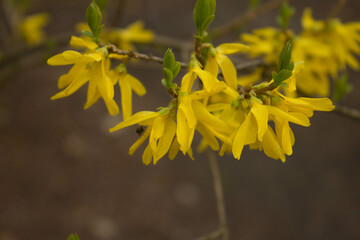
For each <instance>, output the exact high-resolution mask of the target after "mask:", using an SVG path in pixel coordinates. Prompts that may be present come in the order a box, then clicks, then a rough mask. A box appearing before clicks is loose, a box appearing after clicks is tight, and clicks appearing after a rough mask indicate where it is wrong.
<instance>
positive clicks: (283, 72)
mask: <svg viewBox="0 0 360 240" xmlns="http://www.w3.org/2000/svg"><path fill="white" fill-rule="evenodd" d="M291 76H292V71H290V70H287V69H283V70H281V71H280V72H279V73H278V78H279V79H278V80H279V83H280V82H283V81H285V80H287V79H289V78H290V77H291Z"/></svg>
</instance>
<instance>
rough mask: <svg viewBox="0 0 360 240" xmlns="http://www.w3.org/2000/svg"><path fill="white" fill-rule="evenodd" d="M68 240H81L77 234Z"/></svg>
mask: <svg viewBox="0 0 360 240" xmlns="http://www.w3.org/2000/svg"><path fill="white" fill-rule="evenodd" d="M67 240H80V238H79V236H78V235H77V234H76V233H75V234H71V235H70V236H69V237H68V239H67Z"/></svg>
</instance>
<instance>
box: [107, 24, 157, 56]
mask: <svg viewBox="0 0 360 240" xmlns="http://www.w3.org/2000/svg"><path fill="white" fill-rule="evenodd" d="M102 38H104V39H105V40H108V41H110V42H112V43H114V44H116V45H117V46H118V47H119V48H120V49H124V50H133V49H134V46H133V45H132V43H149V42H152V41H153V39H154V33H153V32H152V31H151V30H147V29H145V28H144V22H142V21H136V22H134V23H132V24H130V25H129V26H127V27H126V28H124V29H121V28H116V29H105V31H104V34H103V35H102Z"/></svg>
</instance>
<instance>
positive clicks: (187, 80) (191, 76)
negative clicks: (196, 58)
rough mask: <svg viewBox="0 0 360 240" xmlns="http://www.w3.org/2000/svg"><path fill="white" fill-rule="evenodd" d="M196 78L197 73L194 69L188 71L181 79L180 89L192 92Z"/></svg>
mask: <svg viewBox="0 0 360 240" xmlns="http://www.w3.org/2000/svg"><path fill="white" fill-rule="evenodd" d="M195 79H196V74H195V73H194V72H193V71H190V72H188V73H186V74H185V75H184V77H183V78H182V80H181V89H180V90H181V91H182V92H185V93H190V92H191V89H192V86H193V84H194V80H195Z"/></svg>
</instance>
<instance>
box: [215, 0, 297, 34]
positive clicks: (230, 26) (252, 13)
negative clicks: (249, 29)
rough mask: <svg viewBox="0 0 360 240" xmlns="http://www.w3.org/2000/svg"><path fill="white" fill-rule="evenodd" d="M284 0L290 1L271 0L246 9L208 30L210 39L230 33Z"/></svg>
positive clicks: (274, 7)
mask: <svg viewBox="0 0 360 240" xmlns="http://www.w3.org/2000/svg"><path fill="white" fill-rule="evenodd" d="M285 1H290V0H272V1H270V2H267V3H264V4H262V5H260V6H259V7H257V8H256V9H251V10H249V11H247V12H246V13H245V14H243V15H241V16H240V17H238V18H235V19H233V20H231V21H230V22H227V23H225V24H224V25H222V26H220V27H218V28H215V29H214V30H213V31H212V32H210V34H209V36H210V38H211V39H214V38H218V37H221V36H224V35H226V34H228V33H231V32H232V31H234V30H236V29H238V28H239V27H241V26H242V25H244V24H246V23H248V22H250V21H252V20H254V19H256V18H257V17H259V16H260V15H263V14H265V13H268V12H270V11H272V10H274V9H276V8H277V7H279V6H280V5H281V4H282V3H283V2H285Z"/></svg>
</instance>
